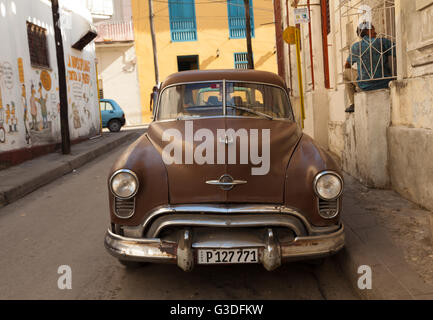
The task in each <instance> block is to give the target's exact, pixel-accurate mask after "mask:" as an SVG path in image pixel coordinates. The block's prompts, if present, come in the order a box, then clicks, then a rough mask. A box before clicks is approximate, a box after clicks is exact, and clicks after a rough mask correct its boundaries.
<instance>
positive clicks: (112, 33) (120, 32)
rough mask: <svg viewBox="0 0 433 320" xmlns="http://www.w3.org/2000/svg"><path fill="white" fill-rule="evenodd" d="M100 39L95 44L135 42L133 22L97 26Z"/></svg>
mask: <svg viewBox="0 0 433 320" xmlns="http://www.w3.org/2000/svg"><path fill="white" fill-rule="evenodd" d="M95 26H96V30H97V31H98V37H97V38H96V39H95V42H97V43H101V42H118V41H134V26H133V24H132V21H119V22H113V21H107V22H100V23H98V24H96V25H95Z"/></svg>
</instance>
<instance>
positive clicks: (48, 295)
mask: <svg viewBox="0 0 433 320" xmlns="http://www.w3.org/2000/svg"><path fill="white" fill-rule="evenodd" d="M126 146H127V145H123V146H121V147H119V148H118V149H116V150H113V152H112V153H111V154H107V155H104V156H102V157H99V158H97V159H96V160H94V161H93V162H90V163H88V164H87V165H85V166H83V167H81V168H80V169H79V170H77V171H76V172H74V173H71V174H68V175H66V176H63V177H62V178H60V179H58V180H56V181H54V182H53V183H51V184H49V185H46V186H44V187H42V188H40V189H39V190H37V191H35V192H33V193H31V194H29V195H28V196H26V197H24V198H22V199H21V200H18V201H17V202H15V203H13V204H11V205H9V206H6V207H4V208H2V209H0V243H1V245H0V299H164V300H165V299H356V298H357V297H356V294H355V293H354V291H353V290H352V288H351V286H350V283H349V282H348V281H347V280H346V279H345V278H344V277H343V275H342V272H341V270H340V269H339V266H338V264H337V263H336V262H335V261H334V259H332V258H331V259H327V260H326V261H325V263H324V264H323V265H321V266H312V265H309V264H305V263H291V264H286V265H284V266H282V267H280V268H279V269H277V270H275V271H274V272H267V271H266V270H265V269H264V268H263V267H262V266H261V265H242V266H238V265H232V266H205V267H196V268H195V269H194V270H193V271H192V272H190V273H185V272H183V271H182V270H180V269H179V268H178V267H177V266H176V265H147V266H144V267H143V268H139V269H133V270H128V269H125V268H124V267H123V266H122V265H120V264H119V263H118V261H117V260H116V259H115V258H113V257H112V256H110V255H109V254H108V253H107V252H106V251H105V248H104V245H103V239H104V233H105V230H106V228H107V226H108V224H109V215H108V193H107V188H106V178H107V173H108V170H109V168H110V167H111V165H112V164H113V162H114V160H115V158H116V157H117V156H118V155H119V154H120V153H121V152H122V150H124V149H125V148H126ZM61 265H68V266H70V267H71V270H72V289H70V290H68V289H64V290H60V289H59V288H58V285H57V282H58V279H59V277H60V276H61V275H60V274H58V273H57V271H58V268H59V266H61Z"/></svg>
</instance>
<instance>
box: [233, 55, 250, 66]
mask: <svg viewBox="0 0 433 320" xmlns="http://www.w3.org/2000/svg"><path fill="white" fill-rule="evenodd" d="M247 56H248V53H247V52H235V69H248V57H247Z"/></svg>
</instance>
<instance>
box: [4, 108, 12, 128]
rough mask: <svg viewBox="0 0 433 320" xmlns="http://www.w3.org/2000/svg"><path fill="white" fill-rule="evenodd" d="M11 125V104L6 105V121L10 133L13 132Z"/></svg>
mask: <svg viewBox="0 0 433 320" xmlns="http://www.w3.org/2000/svg"><path fill="white" fill-rule="evenodd" d="M10 123H11V108H10V106H9V104H7V105H6V121H5V126H6V127H7V126H9V132H12V127H11V125H10Z"/></svg>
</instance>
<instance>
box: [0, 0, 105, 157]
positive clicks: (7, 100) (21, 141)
mask: <svg viewBox="0 0 433 320" xmlns="http://www.w3.org/2000/svg"><path fill="white" fill-rule="evenodd" d="M61 6H62V8H63V9H62V11H61V14H62V29H63V40H64V41H63V42H64V50H65V64H66V72H67V79H68V81H67V84H68V108H69V126H70V136H71V139H78V138H81V137H87V136H93V135H95V134H97V133H99V126H100V125H99V123H100V118H99V105H98V101H97V89H96V73H95V63H94V57H95V53H94V52H95V49H94V46H93V44H89V45H88V46H87V47H86V48H84V50H83V51H78V50H75V49H72V48H71V45H72V44H73V43H74V42H75V41H77V40H78V39H79V38H80V37H81V36H82V35H83V34H84V32H85V31H87V29H88V26H89V21H90V14H88V12H86V11H84V10H83V11H79V13H77V11H75V10H76V9H75V8H74V4H73V2H71V1H62V2H61ZM26 21H30V22H32V23H34V24H36V25H38V26H40V27H43V28H45V29H47V43H48V52H49V53H48V56H49V66H50V67H49V68H37V67H34V66H33V67H32V66H31V63H30V53H29V44H28V41H27V27H26ZM0 30H2V31H3V32H1V33H0V43H2V45H1V49H0V160H1V159H3V158H4V157H6V156H7V154H9V153H10V152H16V151H18V150H26V149H29V148H34V147H37V146H41V145H47V144H53V143H56V142H59V141H60V139H61V138H60V119H59V116H60V104H59V92H58V71H57V62H56V51H55V43H54V29H53V22H52V13H51V5H50V2H49V1H46V0H37V1H30V0H26V1H6V2H2V3H1V4H0ZM6 30H13V32H6Z"/></svg>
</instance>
